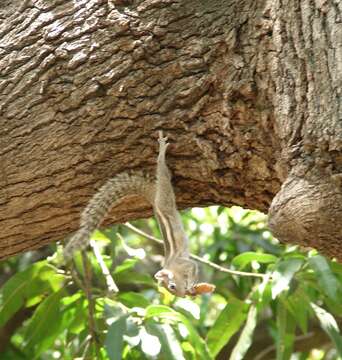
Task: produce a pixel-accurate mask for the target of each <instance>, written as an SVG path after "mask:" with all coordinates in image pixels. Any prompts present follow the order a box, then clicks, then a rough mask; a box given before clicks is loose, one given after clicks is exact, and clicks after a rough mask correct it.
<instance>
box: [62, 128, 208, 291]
mask: <svg viewBox="0 0 342 360" xmlns="http://www.w3.org/2000/svg"><path fill="white" fill-rule="evenodd" d="M158 142H159V155H158V160H157V174H156V181H155V180H154V179H153V178H151V177H150V176H148V175H146V174H144V173H143V172H140V171H139V172H134V173H122V174H119V175H117V176H116V177H114V178H112V179H110V180H108V181H107V182H106V183H105V184H104V185H103V186H102V187H101V188H100V190H99V191H98V193H97V194H95V196H94V197H93V198H92V199H91V200H90V202H89V204H88V205H87V207H86V208H85V209H84V211H83V212H82V214H81V221H80V229H79V230H78V231H77V232H76V234H75V235H74V236H73V237H72V238H71V240H70V241H69V243H68V244H67V246H66V247H65V249H64V258H65V260H66V261H68V260H69V259H70V258H71V257H72V255H73V253H74V252H75V251H78V250H81V249H83V248H84V247H86V246H87V244H88V242H89V239H90V236H91V234H92V232H93V231H94V230H96V229H97V228H98V227H99V226H100V225H101V223H102V221H103V219H104V218H105V216H106V214H107V213H108V212H109V210H110V209H111V208H112V207H113V206H114V205H115V204H116V203H117V202H118V201H120V200H121V199H122V198H123V197H125V196H128V195H141V196H143V197H145V198H146V199H147V200H148V201H149V202H150V203H151V205H152V206H153V210H154V214H155V217H156V219H157V221H158V224H159V227H160V230H161V233H162V235H163V239H164V255H165V260H164V266H163V269H161V270H159V271H158V272H157V273H156V274H155V278H156V279H157V280H158V282H159V283H160V284H161V285H163V286H164V287H165V288H167V289H168V290H169V291H170V292H171V293H173V294H175V295H177V296H181V297H184V296H185V295H198V294H202V293H208V292H212V291H213V290H214V286H213V285H211V284H206V283H198V282H197V278H198V266H197V263H196V262H195V261H193V260H191V259H190V253H189V243H188V238H187V236H186V234H185V231H184V229H183V225H182V221H181V217H180V214H179V212H178V211H177V206H176V200H175V195H174V191H173V188H172V184H171V174H170V171H169V169H168V167H167V165H166V161H165V153H166V149H167V147H168V146H169V143H168V142H167V137H163V133H162V132H161V131H160V132H159V139H158Z"/></svg>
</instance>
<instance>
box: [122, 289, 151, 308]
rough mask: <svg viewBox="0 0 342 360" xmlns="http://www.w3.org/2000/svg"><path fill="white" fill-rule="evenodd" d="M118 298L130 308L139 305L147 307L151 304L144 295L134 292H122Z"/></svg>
mask: <svg viewBox="0 0 342 360" xmlns="http://www.w3.org/2000/svg"><path fill="white" fill-rule="evenodd" d="M117 300H118V301H120V302H121V303H122V304H124V305H125V306H127V307H129V308H132V307H137V306H138V307H142V308H146V307H147V306H149V305H150V304H151V302H150V301H148V300H147V299H146V298H145V297H144V296H143V295H141V294H138V293H134V292H125V293H121V294H119V295H118V296H117Z"/></svg>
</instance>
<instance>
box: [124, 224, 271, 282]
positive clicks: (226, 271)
mask: <svg viewBox="0 0 342 360" xmlns="http://www.w3.org/2000/svg"><path fill="white" fill-rule="evenodd" d="M123 225H124V226H126V227H127V228H128V229H130V230H132V231H133V232H135V233H136V234H138V235H141V236H143V237H145V238H146V239H149V240H152V241H154V242H156V243H158V244H163V241H162V240H160V239H158V238H156V237H154V236H152V235H149V234H146V233H145V232H144V231H142V230H140V229H138V228H136V227H135V226H133V225H132V224H130V223H129V222H126V223H124V224H123ZM190 257H191V258H192V259H194V260H196V261H198V262H200V263H202V264H205V265H208V266H210V267H212V268H214V269H216V270H218V271H221V272H225V273H228V274H231V275H239V276H252V277H259V278H265V277H269V275H268V274H258V273H252V272H245V271H238V270H231V269H227V268H225V267H223V266H220V265H217V264H215V263H213V262H211V261H209V260H205V259H203V258H201V257H199V256H197V255H194V254H190Z"/></svg>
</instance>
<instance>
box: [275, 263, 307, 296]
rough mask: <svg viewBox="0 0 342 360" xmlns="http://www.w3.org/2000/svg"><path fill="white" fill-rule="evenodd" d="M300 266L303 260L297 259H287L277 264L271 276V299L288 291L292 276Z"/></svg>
mask: <svg viewBox="0 0 342 360" xmlns="http://www.w3.org/2000/svg"><path fill="white" fill-rule="evenodd" d="M302 264H303V260H302V259H298V258H291V259H287V260H284V261H281V262H279V263H278V264H277V266H276V268H275V271H274V272H273V274H272V278H273V282H272V299H275V298H276V297H277V296H278V295H279V294H280V293H282V292H283V291H285V290H288V288H289V284H290V282H291V280H292V278H293V276H294V275H295V273H296V272H297V271H298V270H299V269H300V267H301V266H302Z"/></svg>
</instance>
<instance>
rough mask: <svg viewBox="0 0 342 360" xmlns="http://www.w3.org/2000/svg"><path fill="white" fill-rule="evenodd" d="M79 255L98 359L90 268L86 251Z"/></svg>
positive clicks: (90, 324) (92, 337) (90, 328)
mask: <svg viewBox="0 0 342 360" xmlns="http://www.w3.org/2000/svg"><path fill="white" fill-rule="evenodd" d="M81 256H82V263H83V268H84V290H85V293H86V297H87V299H88V312H89V318H88V321H89V334H90V336H91V340H92V342H93V344H94V346H95V351H96V356H97V359H100V351H99V347H98V338H97V330H96V322H95V301H94V299H93V297H92V291H91V268H90V266H89V262H88V258H87V253H86V252H85V251H82V252H81Z"/></svg>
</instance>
